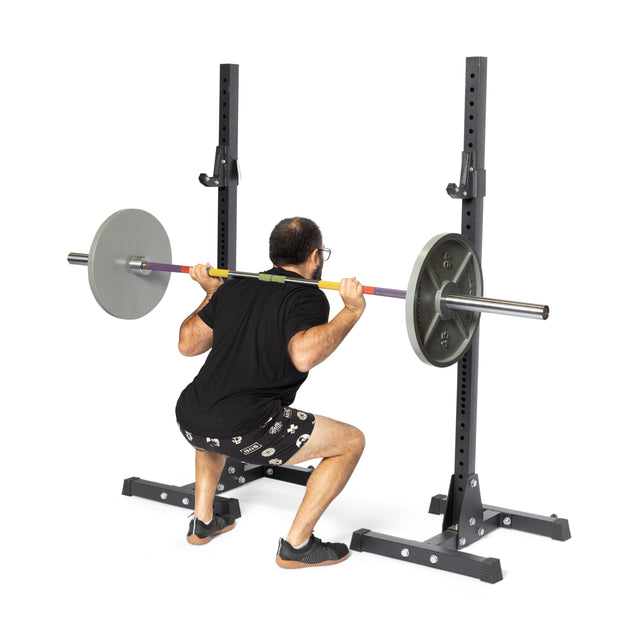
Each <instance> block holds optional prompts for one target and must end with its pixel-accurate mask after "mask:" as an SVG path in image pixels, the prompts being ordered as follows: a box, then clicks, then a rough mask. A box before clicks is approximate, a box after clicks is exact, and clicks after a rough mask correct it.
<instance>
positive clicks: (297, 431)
mask: <svg viewBox="0 0 640 640" xmlns="http://www.w3.org/2000/svg"><path fill="white" fill-rule="evenodd" d="M315 423H316V418H315V416H314V415H313V414H311V413H304V411H298V410H297V409H294V408H293V407H283V408H282V409H281V411H280V413H279V414H278V415H276V416H274V417H273V418H269V420H267V422H266V423H265V424H263V425H262V426H260V427H258V428H257V429H253V430H251V431H248V432H246V433H243V434H242V435H238V436H235V437H233V438H209V437H205V436H199V435H197V434H195V433H190V432H189V430H188V429H186V428H185V427H183V426H182V425H180V431H181V432H182V435H183V436H184V437H185V438H186V439H187V440H188V442H189V444H190V445H191V446H192V447H193V448H194V449H197V450H198V451H215V452H216V453H220V454H222V455H223V456H227V457H228V458H233V459H234V460H240V461H241V462H246V463H248V464H259V465H281V464H284V463H285V462H287V460H289V458H291V457H292V456H293V454H294V453H296V452H297V451H298V449H300V447H302V446H304V444H305V443H306V442H307V440H309V437H310V436H311V434H312V432H313V427H314V426H315Z"/></svg>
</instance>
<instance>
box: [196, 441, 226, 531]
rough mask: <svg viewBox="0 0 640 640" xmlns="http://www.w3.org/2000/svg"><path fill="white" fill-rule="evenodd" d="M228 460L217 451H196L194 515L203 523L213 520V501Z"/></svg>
mask: <svg viewBox="0 0 640 640" xmlns="http://www.w3.org/2000/svg"><path fill="white" fill-rule="evenodd" d="M226 460H227V459H226V458H225V457H224V456H221V455H220V454H219V453H216V452H215V451H196V490H195V497H196V506H195V511H194V515H195V517H196V518H198V520H200V521H201V522H209V521H210V520H211V518H213V499H214V498H215V495H216V489H217V488H218V482H219V481H220V476H221V475H222V470H223V469H224V465H225V462H226Z"/></svg>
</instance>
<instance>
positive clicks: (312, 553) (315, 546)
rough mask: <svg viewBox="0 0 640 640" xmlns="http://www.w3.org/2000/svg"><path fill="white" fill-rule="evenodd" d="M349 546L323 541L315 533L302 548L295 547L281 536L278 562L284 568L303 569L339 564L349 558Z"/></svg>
mask: <svg viewBox="0 0 640 640" xmlns="http://www.w3.org/2000/svg"><path fill="white" fill-rule="evenodd" d="M348 555H349V547H347V545H346V544H342V543H340V542H322V540H320V538H316V537H315V536H314V535H312V536H311V538H309V542H307V544H306V545H305V546H304V547H303V548H302V549H294V548H293V547H292V546H291V545H290V544H289V543H288V542H287V541H286V540H284V539H283V538H280V544H279V545H278V555H277V556H276V564H277V565H278V566H280V567H282V568H283V569H302V568H304V567H323V566H326V565H329V564H338V562H342V561H343V560H346V559H347V556H348Z"/></svg>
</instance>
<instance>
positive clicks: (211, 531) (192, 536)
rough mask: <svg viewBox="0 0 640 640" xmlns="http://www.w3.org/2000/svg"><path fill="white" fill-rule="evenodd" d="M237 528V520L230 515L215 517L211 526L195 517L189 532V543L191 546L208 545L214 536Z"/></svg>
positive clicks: (190, 524)
mask: <svg viewBox="0 0 640 640" xmlns="http://www.w3.org/2000/svg"><path fill="white" fill-rule="evenodd" d="M235 526H236V521H235V518H233V517H231V516H230V515H224V516H219V515H214V516H213V520H211V522H210V523H209V524H205V523H204V522H202V520H198V518H196V517H193V518H192V519H191V522H190V523H189V531H187V542H188V543H190V544H207V542H209V540H211V538H213V536H217V535H219V534H221V533H225V532H226V531H230V530H231V529H233V527H235Z"/></svg>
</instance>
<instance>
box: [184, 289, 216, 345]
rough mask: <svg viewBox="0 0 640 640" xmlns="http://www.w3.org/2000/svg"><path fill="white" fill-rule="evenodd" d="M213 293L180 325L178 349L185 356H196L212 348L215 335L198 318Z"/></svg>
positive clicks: (208, 294)
mask: <svg viewBox="0 0 640 640" xmlns="http://www.w3.org/2000/svg"><path fill="white" fill-rule="evenodd" d="M212 295H213V292H211V293H207V297H206V298H205V299H204V300H203V301H202V304H201V305H200V306H199V307H198V308H197V309H196V310H195V311H194V312H193V313H192V314H190V315H189V316H187V317H186V318H185V320H184V322H183V323H182V324H181V325H180V335H179V340H178V349H179V350H180V353H182V355H185V356H196V355H200V354H201V353H204V352H205V351H207V350H208V349H210V348H211V344H212V339H213V333H212V331H211V329H209V328H208V327H207V326H206V325H205V324H204V322H203V321H202V320H200V318H199V317H198V313H200V311H201V310H202V309H204V307H205V306H206V305H207V304H208V302H209V300H211V296H212Z"/></svg>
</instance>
